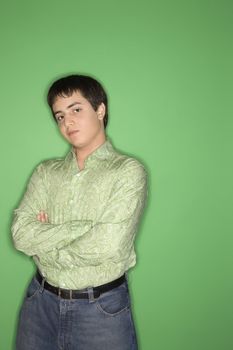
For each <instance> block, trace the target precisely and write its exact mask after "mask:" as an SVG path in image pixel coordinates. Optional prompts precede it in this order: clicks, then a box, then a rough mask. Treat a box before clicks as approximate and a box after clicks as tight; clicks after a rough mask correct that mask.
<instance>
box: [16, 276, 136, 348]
mask: <svg viewBox="0 0 233 350" xmlns="http://www.w3.org/2000/svg"><path fill="white" fill-rule="evenodd" d="M91 291H92V289H90V293H89V299H73V300H67V299H61V298H60V297H58V296H56V295H55V294H53V293H51V292H49V291H47V290H45V289H43V287H42V286H41V285H40V284H39V282H38V281H37V280H36V279H35V278H33V279H32V281H31V283H30V285H29V287H28V290H27V294H26V296H25V299H24V302H23V305H22V309H21V312H20V317H19V325H18V332H17V339H16V350H137V342H136V334H135V329H134V323H133V319H132V314H131V308H130V297H129V292H128V285H127V282H124V283H123V284H122V285H120V286H119V287H117V288H114V289H112V290H111V291H109V292H106V293H103V294H101V296H100V297H99V298H97V299H93V295H92V293H91Z"/></svg>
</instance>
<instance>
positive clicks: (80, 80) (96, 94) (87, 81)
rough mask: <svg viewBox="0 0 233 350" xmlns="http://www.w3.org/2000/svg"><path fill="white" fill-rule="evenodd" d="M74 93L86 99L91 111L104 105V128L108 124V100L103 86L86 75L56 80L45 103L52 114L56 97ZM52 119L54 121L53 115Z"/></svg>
mask: <svg viewBox="0 0 233 350" xmlns="http://www.w3.org/2000/svg"><path fill="white" fill-rule="evenodd" d="M75 91H79V92H80V93H81V94H82V96H83V97H84V98H86V99H87V100H88V101H89V102H90V104H91V105H92V107H93V109H94V110H95V111H97V109H98V107H99V105H100V104H101V103H102V102H103V103H104V105H105V116H104V127H105V128H106V126H107V124H108V98H107V94H106V92H105V90H104V88H103V86H102V85H101V84H100V83H99V82H98V81H97V80H96V79H94V78H92V77H90V76H87V75H78V74H75V75H69V76H66V77H63V78H60V79H58V80H56V81H55V82H54V83H53V84H52V85H51V86H50V88H49V90H48V94H47V102H48V105H49V107H50V109H51V111H52V114H53V109H52V107H53V104H54V102H55V99H56V97H58V96H62V97H67V96H71V95H72V94H73V93H74V92H75ZM53 117H54V119H55V120H56V118H55V116H54V114H53Z"/></svg>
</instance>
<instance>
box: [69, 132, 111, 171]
mask: <svg viewBox="0 0 233 350" xmlns="http://www.w3.org/2000/svg"><path fill="white" fill-rule="evenodd" d="M105 141H106V136H105V135H102V137H101V138H99V139H98V140H96V141H95V142H93V143H92V144H90V145H87V146H84V147H80V148H75V154H76V159H77V162H78V167H79V169H80V170H82V169H83V168H84V164H85V160H86V159H87V157H88V156H89V155H90V154H91V153H93V152H94V151H95V150H96V149H97V148H99V147H100V146H101V145H102V144H103V143H104V142H105Z"/></svg>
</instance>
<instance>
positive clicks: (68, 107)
mask: <svg viewBox="0 0 233 350" xmlns="http://www.w3.org/2000/svg"><path fill="white" fill-rule="evenodd" d="M81 104H82V103H81V102H78V101H76V102H73V103H71V104H70V105H69V106H67V107H66V109H70V108H71V107H74V106H75V105H81ZM58 113H62V111H56V112H54V113H53V114H54V115H56V114H58Z"/></svg>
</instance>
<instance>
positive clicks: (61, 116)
mask: <svg viewBox="0 0 233 350" xmlns="http://www.w3.org/2000/svg"><path fill="white" fill-rule="evenodd" d="M63 119H64V117H63V115H58V116H57V117H56V120H57V122H58V123H61V122H62V120H63Z"/></svg>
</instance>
